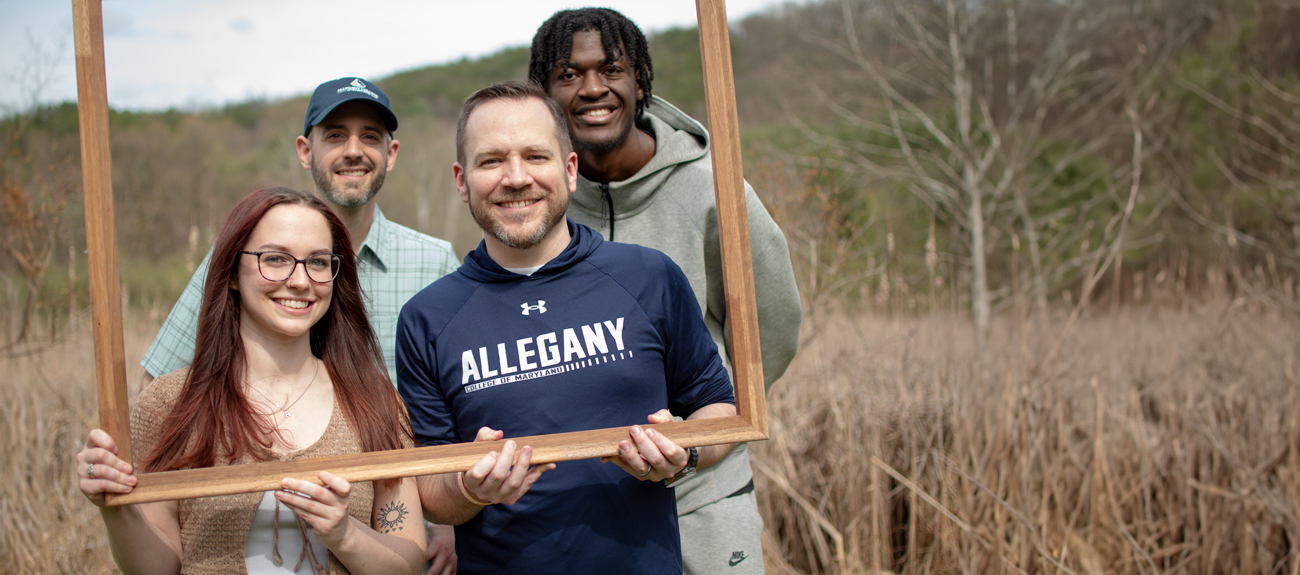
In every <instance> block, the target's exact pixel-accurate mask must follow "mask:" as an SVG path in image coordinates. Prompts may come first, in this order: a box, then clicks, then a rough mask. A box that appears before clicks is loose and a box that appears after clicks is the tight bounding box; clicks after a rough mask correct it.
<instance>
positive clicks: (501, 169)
mask: <svg viewBox="0 0 1300 575" xmlns="http://www.w3.org/2000/svg"><path fill="white" fill-rule="evenodd" d="M555 128H556V127H555V123H554V120H553V119H552V116H551V113H550V112H549V111H548V110H547V108H546V105H545V104H543V103H542V102H541V101H540V100H537V99H533V98H528V99H524V100H514V99H497V100H491V101H488V102H485V103H483V104H482V105H480V106H478V108H476V109H475V110H474V111H473V112H472V113H471V114H470V116H469V117H468V118H467V120H466V124H465V130H464V148H465V149H464V156H465V164H464V165H462V164H461V163H460V162H457V163H456V164H455V165H453V166H452V171H453V173H454V175H455V178H456V188H457V189H458V190H460V198H461V201H463V202H465V203H467V204H469V208H470V213H471V214H473V216H474V221H476V222H478V225H479V227H481V228H483V231H484V232H486V233H485V234H484V236H485V238H486V239H487V241H488V242H490V243H496V244H498V245H499V246H502V247H506V248H512V249H516V250H529V249H531V248H534V247H536V246H538V245H540V244H543V243H545V242H546V240H548V239H552V238H553V237H554V236H555V235H556V232H557V231H558V230H559V229H561V228H562V227H563V226H564V214H565V211H566V210H567V209H568V206H569V194H572V193H573V191H574V189H575V187H576V185H577V184H576V177H577V173H578V158H577V156H576V155H575V154H574V153H573V152H569V153H567V154H565V153H564V151H563V148H562V146H561V144H560V141H559V140H558V139H557V137H556V129H555ZM563 229H564V231H566V232H567V228H563ZM562 235H566V236H567V234H562ZM565 242H566V243H567V239H566V240H565ZM560 248H561V249H563V246H560Z"/></svg>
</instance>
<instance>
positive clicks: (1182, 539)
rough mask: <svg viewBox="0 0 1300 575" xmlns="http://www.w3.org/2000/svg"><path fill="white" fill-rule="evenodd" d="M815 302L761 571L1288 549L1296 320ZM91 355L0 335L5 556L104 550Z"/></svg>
mask: <svg viewBox="0 0 1300 575" xmlns="http://www.w3.org/2000/svg"><path fill="white" fill-rule="evenodd" d="M816 317H817V318H826V319H823V320H821V321H820V322H818V326H817V327H816V333H813V334H811V339H810V341H808V342H806V344H805V346H804V349H803V350H802V351H801V353H800V356H799V358H798V359H796V361H795V365H793V366H792V368H791V370H790V373H789V374H788V375H787V376H786V377H785V378H784V379H782V381H781V382H779V383H778V384H777V385H776V387H774V388H773V390H772V393H771V397H770V412H771V422H772V440H771V441H768V442H765V443H761V444H758V445H755V446H754V453H755V475H756V477H757V482H758V493H759V501H760V506H761V508H762V511H763V513H764V516H765V517H766V519H767V527H768V534H767V541H766V545H765V550H766V559H767V566H768V572H769V573H772V574H774V575H780V574H784V573H867V572H872V571H893V572H902V573H981V574H984V573H989V574H998V573H1008V574H1010V573H1021V572H1024V573H1080V574H1089V575H1091V574H1094V573H1173V572H1179V573H1191V574H1196V573H1295V572H1296V570H1297V569H1300V554H1298V553H1297V551H1295V550H1294V548H1295V543H1294V542H1296V541H1297V540H1298V539H1297V538H1298V537H1300V520H1298V519H1297V517H1298V516H1300V508H1298V505H1300V441H1298V440H1300V387H1298V385H1300V384H1298V383H1297V380H1296V378H1295V376H1294V372H1295V368H1294V363H1295V358H1294V356H1295V354H1296V351H1297V350H1298V349H1300V347H1298V346H1297V344H1298V343H1300V341H1298V340H1300V328H1298V326H1296V325H1295V324H1294V320H1292V319H1290V318H1280V317H1277V316H1275V315H1272V314H1270V313H1267V312H1264V311H1261V310H1258V309H1252V307H1251V306H1250V305H1244V304H1240V303H1239V304H1236V305H1233V304H1227V303H1223V304H1209V305H1203V306H1199V307H1195V308H1192V309H1184V310H1172V309H1150V310H1137V309H1129V310H1125V311H1123V312H1122V313H1121V314H1119V315H1107V316H1103V317H1096V318H1094V319H1091V320H1085V321H1083V322H1081V323H1080V324H1079V325H1078V327H1077V328H1076V329H1075V330H1074V332H1073V333H1072V334H1070V337H1069V339H1068V340H1067V343H1066V346H1065V353H1063V354H1062V358H1063V359H1062V360H1061V361H1060V362H1058V363H1057V364H1056V365H1042V364H1041V363H1040V362H1041V359H1040V358H1042V357H1043V356H1044V355H1046V353H1047V350H1048V349H1049V348H1050V347H1051V344H1052V343H1053V341H1054V337H1055V336H1056V334H1057V331H1056V330H1059V326H1047V327H1041V328H1032V327H1031V324H1029V323H1012V322H1007V323H1002V324H999V325H997V326H995V336H996V337H994V338H993V339H992V341H993V342H995V343H994V347H993V350H992V352H993V353H992V357H993V359H992V360H991V361H990V363H989V364H988V365H986V366H980V365H979V364H978V362H977V361H976V360H975V355H974V352H973V350H972V349H971V348H970V346H969V345H968V342H969V341H971V339H972V337H971V335H970V332H969V329H970V326H969V324H968V323H967V322H965V321H964V320H960V319H955V318H953V317H950V316H947V315H941V316H936V317H933V318H930V317H920V318H889V317H885V316H883V315H879V314H869V313H830V312H827V311H825V310H822V312H821V313H818V314H816ZM812 323H813V322H810V324H809V325H808V326H806V327H805V332H812V331H813V330H814V327H813V325H812ZM153 325H154V324H153V322H146V323H141V324H139V325H133V326H128V329H127V354H128V355H129V356H131V357H133V358H136V357H139V356H140V355H141V354H142V353H143V351H144V348H145V347H146V346H147V344H148V340H149V338H150V337H151V336H152V334H153V329H154V328H153ZM83 331H84V330H83ZM91 370H92V367H91V349H90V341H89V337H88V334H86V333H79V334H77V335H75V336H72V337H70V338H69V340H68V341H65V342H62V343H59V344H56V345H53V346H50V347H49V348H47V349H45V350H44V351H42V352H40V353H38V354H35V355H30V356H25V357H20V358H12V357H8V358H0V372H2V373H4V374H5V375H4V381H5V383H4V384H3V385H0V427H2V429H0V433H3V434H4V436H5V437H6V439H7V441H5V442H4V443H3V447H0V465H3V468H2V469H0V471H2V472H3V476H4V477H5V478H6V480H5V481H4V482H3V483H0V573H6V574H7V573H99V572H114V571H116V569H115V568H114V567H113V565H112V561H111V559H110V558H109V555H108V551H107V549H106V547H105V537H104V533H103V527H102V524H101V523H100V522H99V519H98V516H97V514H96V513H95V511H94V510H93V508H92V506H91V505H90V504H89V503H87V502H86V501H84V499H83V498H82V497H81V495H80V493H79V492H78V490H77V486H76V483H75V481H74V480H73V472H72V468H71V463H72V455H73V454H74V453H75V452H76V450H77V449H78V448H79V446H80V444H81V442H82V441H83V439H84V437H85V432H86V430H87V429H89V428H90V426H92V425H93V424H94V421H95V407H94V406H95V392H94V388H93V385H92V383H91V382H92V380H93V378H92V372H91ZM138 378H139V371H138V368H134V369H133V371H131V372H130V373H129V374H128V379H129V380H130V381H137V380H138ZM1094 380H1095V382H1096V384H1095V386H1094V384H1093V381H1094ZM1099 406H1100V409H1099Z"/></svg>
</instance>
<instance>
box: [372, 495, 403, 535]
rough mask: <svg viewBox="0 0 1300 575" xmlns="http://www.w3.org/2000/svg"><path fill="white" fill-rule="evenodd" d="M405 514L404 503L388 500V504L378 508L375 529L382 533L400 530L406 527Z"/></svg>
mask: <svg viewBox="0 0 1300 575" xmlns="http://www.w3.org/2000/svg"><path fill="white" fill-rule="evenodd" d="M406 516H407V511H406V504H405V503H401V502H398V501H389V502H388V505H385V506H384V507H383V508H382V509H380V510H379V517H377V518H376V519H375V523H377V524H379V529H376V531H378V532H380V533H383V534H389V533H393V532H395V531H401V530H402V529H403V528H405V527H406Z"/></svg>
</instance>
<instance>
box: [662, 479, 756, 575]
mask: <svg viewBox="0 0 1300 575" xmlns="http://www.w3.org/2000/svg"><path fill="white" fill-rule="evenodd" d="M677 524H678V525H679V526H680V528H681V532H682V567H683V572H684V573H685V574H686V575H716V574H723V575H733V574H734V575H741V574H745V575H749V574H753V575H762V574H763V543H762V538H763V518H762V517H761V516H759V514H758V502H757V500H755V499H754V492H753V491H750V492H749V493H744V494H741V495H736V496H734V497H727V498H725V499H721V500H718V501H715V502H713V503H710V504H708V505H705V506H704V507H701V508H699V509H696V510H695V511H692V512H690V513H687V514H686V515H680V516H678V517H677Z"/></svg>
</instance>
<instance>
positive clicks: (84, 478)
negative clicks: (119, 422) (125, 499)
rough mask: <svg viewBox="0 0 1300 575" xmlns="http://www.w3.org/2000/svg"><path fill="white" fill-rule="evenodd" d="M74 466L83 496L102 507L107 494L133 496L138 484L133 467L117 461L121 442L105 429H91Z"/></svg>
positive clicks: (119, 460)
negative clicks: (117, 441) (110, 435)
mask: <svg viewBox="0 0 1300 575" xmlns="http://www.w3.org/2000/svg"><path fill="white" fill-rule="evenodd" d="M74 467H75V470H76V473H77V478H78V479H80V480H81V481H80V485H81V493H82V494H83V495H85V496H86V499H89V500H90V502H91V503H94V504H95V505H97V506H99V507H103V506H104V505H105V501H104V494H105V493H130V492H131V489H132V488H134V487H135V484H136V481H137V479H136V477H135V475H132V474H131V471H132V469H131V464H130V463H127V462H125V461H122V460H121V459H118V458H117V443H116V442H114V441H113V438H112V437H109V435H108V434H107V433H105V432H104V431H103V430H101V429H92V430H90V433H89V434H88V435H87V436H86V445H85V446H84V447H82V448H81V451H80V452H78V453H77V463H76V465H75V466H74Z"/></svg>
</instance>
